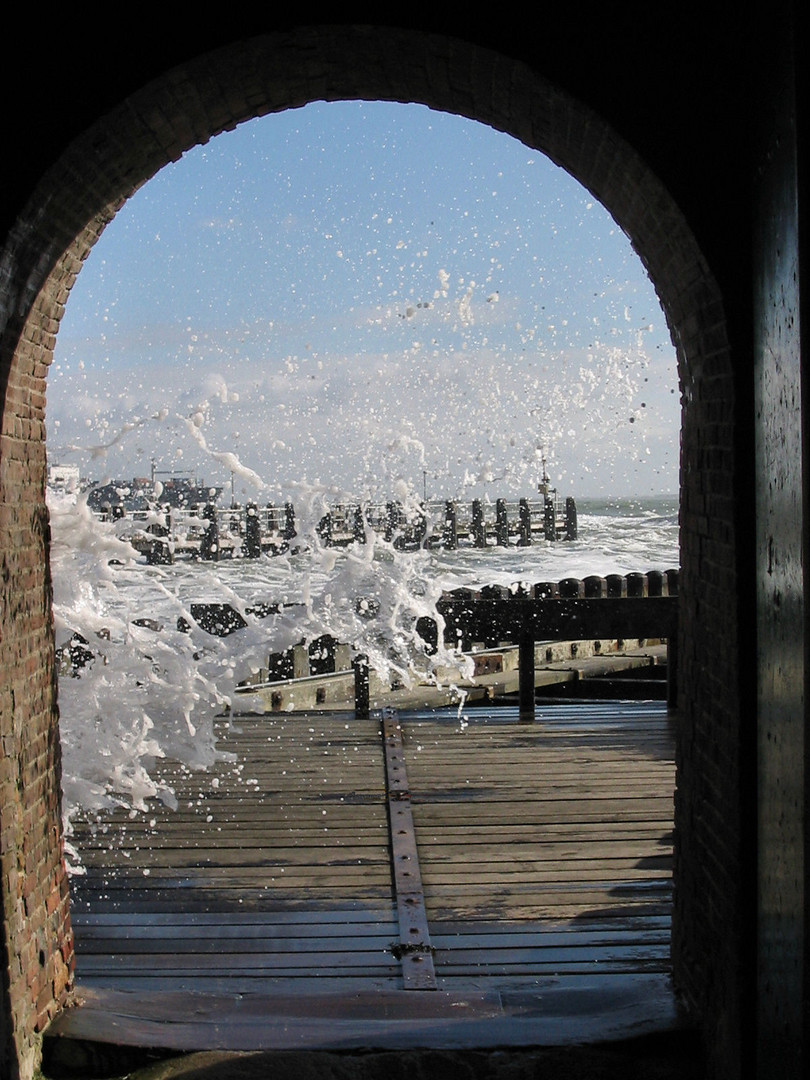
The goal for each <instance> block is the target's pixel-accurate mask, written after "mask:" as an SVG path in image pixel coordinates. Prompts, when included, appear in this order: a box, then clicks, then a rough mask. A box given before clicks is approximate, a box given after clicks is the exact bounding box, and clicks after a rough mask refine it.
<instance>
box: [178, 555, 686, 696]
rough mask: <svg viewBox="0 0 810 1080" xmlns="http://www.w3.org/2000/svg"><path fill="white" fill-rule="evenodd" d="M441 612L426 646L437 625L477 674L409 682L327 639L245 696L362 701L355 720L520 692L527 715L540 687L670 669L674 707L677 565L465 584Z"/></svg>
mask: <svg viewBox="0 0 810 1080" xmlns="http://www.w3.org/2000/svg"><path fill="white" fill-rule="evenodd" d="M210 606H211V605H207V606H206V605H198V606H197V607H198V609H199V610H198V611H197V612H196V616H195V617H197V618H198V621H200V625H202V626H203V627H204V628H209V626H210V631H211V632H212V633H219V634H225V633H231V632H233V629H234V626H233V624H232V623H231V622H229V621H228V620H227V619H225V618H223V616H222V613H221V611H219V607H221V605H219V606H218V610H217V611H216V612H209V611H208V610H207V608H208V607H210ZM269 610H272V607H268V611H269ZM436 614H437V617H436V618H435V619H433V618H428V617H422V618H420V619H419V620H418V621H417V623H416V630H417V633H418V634H419V635H420V637H421V638H422V640H423V641H424V643H425V651H426V652H427V653H429V654H430V653H433V654H435V653H436V652H437V649H438V640H439V633H440V632H441V634H442V640H443V643H444V645H445V646H446V647H448V648H450V649H452V650H454V651H458V652H459V653H463V654H468V655H469V657H470V658H471V659H472V662H473V675H472V676H471V677H470V678H467V679H459V678H458V676H457V675H456V676H455V677H453V678H450V673H449V672H448V673H447V676H448V677H447V683H448V685H447V687H444V688H443V687H442V686H440V685H435V684H426V685H420V686H416V687H403V686H402V685H400V684H399V683H397V682H393V683H392V682H391V681H389V680H387V679H382V678H381V677H380V676H379V675H378V674H377V673H376V672H374V671H371V670H369V668H368V660H367V658H366V657H365V656H364V655H363V654H362V653H360V652H359V651H358V650H356V649H354V650H353V649H352V648H350V647H349V646H348V645H347V644H345V643H340V642H338V641H337V640H336V639H335V638H333V637H331V636H330V635H328V634H327V635H323V636H321V637H319V638H318V639H317V640H316V641H313V642H310V643H307V642H305V641H302V642H301V643H300V644H298V645H295V646H292V647H291V648H288V649H286V650H284V651H282V652H271V653H269V654H268V658H267V663H266V666H264V667H262V668H261V669H260V670H258V671H256V672H255V673H254V675H253V676H252V677H251V678H250V679H249V680H246V681H245V683H243V684H242V685H241V686H240V687H239V688H238V690H237V696H238V698H240V699H241V703H246V707H249V708H253V709H257V710H258V711H266V712H289V711H301V710H304V709H316V710H317V709H329V708H336V707H341V708H347V707H351V706H352V704H354V708H355V711H356V712H357V714H358V715H366V714H367V713H368V712H369V710H370V709H372V708H374V707H376V708H380V707H385V706H394V707H397V708H414V707H428V706H436V705H445V704H450V703H452V702H453V701H459V700H461V698H462V697H463V698H464V699H465V700H467V701H475V700H480V699H489V700H492V699H493V698H497V697H501V696H503V695H505V694H506V695H508V694H518V695H519V701H520V711H521V714H522V715H524V716H526V717H530V716H531V715H533V713H534V707H535V698H536V694H537V692H538V690H551V689H552V688H553V689H554V690H555V692H556V691H560V690H561V689H564V691H565V692H566V693H570V692H571V691H572V690H573V691H574V692H584V693H585V694H586V695H587V694H588V693H589V691H588V690H584V689H583V686H582V683H583V682H587V680H589V679H593V678H600V679H602V680H609V679H610V678H612V677H614V676H616V675H617V674H621V675H626V674H627V673H628V672H630V671H636V674H639V673H640V672H639V670H638V669H642V668H652V667H656V668H658V670H659V671H660V670H661V668H662V667H665V668H666V677H667V681H666V692H665V696H666V697H667V700H668V701H669V702H670V704H671V705H674V703H675V696H676V695H675V682H674V678H673V677H672V675H673V673H674V671H675V666H676V665H675V650H676V647H677V619H678V571H677V570H674V569H672V570H667V571H658V570H653V571H649V572H648V573H646V574H643V573H631V574H626V575H620V574H611V575H608V576H607V577H598V576H595V575H593V576H588V577H585V578H565V579H563V580H562V581H558V582H552V581H545V582H537V583H535V584H529V583H519V584H516V585H514V586H512V587H507V586H500V585H489V586H484V587H482V588H481V589H477V590H472V589H457V590H454V591H453V592H451V593H447V594H445V595H444V596H443V597H442V598H441V599H440V600H439V601H438V603H437V605H436ZM209 616H210V618H209ZM205 619H208V626H206V623H205V622H204V621H203V620H205ZM440 627H441V630H440ZM442 681H443V680H442V679H439V683H441V682H442ZM563 684H576V686H565V687H563ZM605 685H606V684H605V682H604V681H603V682H602V688H603V690H604V688H605ZM656 696H659V695H658V694H656ZM661 696H664V695H661Z"/></svg>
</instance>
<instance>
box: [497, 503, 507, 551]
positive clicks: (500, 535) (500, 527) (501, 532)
mask: <svg viewBox="0 0 810 1080" xmlns="http://www.w3.org/2000/svg"><path fill="white" fill-rule="evenodd" d="M495 543H496V544H497V545H498V547H509V517H508V514H507V512H506V499H496V500H495Z"/></svg>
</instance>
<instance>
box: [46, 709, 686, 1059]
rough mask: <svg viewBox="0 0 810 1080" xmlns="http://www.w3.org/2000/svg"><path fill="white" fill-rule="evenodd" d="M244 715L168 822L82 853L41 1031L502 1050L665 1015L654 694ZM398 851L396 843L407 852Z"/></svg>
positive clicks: (109, 838) (202, 1042)
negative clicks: (59, 1002)
mask: <svg viewBox="0 0 810 1080" xmlns="http://www.w3.org/2000/svg"><path fill="white" fill-rule="evenodd" d="M387 723H388V727H389V730H388V739H385V738H383V733H382V732H381V718H380V717H379V716H372V718H371V719H368V720H358V719H355V717H354V715H353V714H348V713H345V714H344V713H335V714H328V715H323V714H319V715H317V716H315V715H312V716H307V715H302V714H288V715H270V716H268V715H264V716H243V717H239V718H238V720H237V721H235V723H234V726H233V727H231V726H229V725H228V724H227V723H225V722H223V723H222V725H221V728H220V731H219V735H220V740H221V746H222V749H223V750H225V751H226V752H227V753H229V754H230V755H233V758H232V760H227V761H222V762H220V763H219V764H218V766H217V767H216V768H213V769H211V770H209V771H207V772H200V773H192V772H189V771H184V770H181V769H177V768H176V767H173V766H172V765H171V763H164V765H163V768H164V769H165V770H167V771H168V772H169V773H170V774H171V779H172V783H173V785H174V787H175V790H176V793H177V798H178V807H177V809H174V810H171V809H167V808H166V807H164V806H163V805H162V804H161V803H158V802H156V803H155V805H154V806H150V808H149V811H148V812H147V813H138V814H136V815H134V816H133V815H130V814H128V813H126V812H120V813H116V814H111V815H108V816H106V817H104V818H103V819H101V820H99V821H96V822H89V821H88V822H86V823H85V824H84V825H83V826H82V827H81V829H80V830H79V831H78V832H77V835H76V836H75V837H74V843H75V845H76V847H77V848H78V849H79V851H80V853H81V858H82V862H83V865H84V867H85V869H86V874H84V875H83V876H81V877H76V878H74V880H73V922H74V929H75V935H76V955H77V968H76V973H77V987H78V991H77V999H78V1000H79V1002H80V1003H81V1004H80V1007H78V1008H75V1009H72V1010H68V1011H67V1012H66V1013H65V1014H64V1016H63V1017H62V1018H61V1019H60V1020H59V1021H58V1022H57V1024H56V1025H55V1027H54V1032H53V1033H54V1034H57V1035H66V1036H73V1037H82V1038H96V1039H99V1040H102V1041H104V1040H107V1041H119V1042H129V1043H135V1044H141V1045H152V1046H166V1047H172V1048H178V1049H189V1048H196V1049H204V1048H213V1047H220V1048H227V1049H268V1048H277V1047H278V1048H293V1047H302V1046H307V1047H315V1046H317V1047H322V1048H336V1047H351V1046H369V1045H374V1046H408V1045H442V1046H459V1045H466V1046H493V1045H507V1044H513V1045H516V1044H524V1045H525V1044H542V1043H549V1042H570V1041H581V1040H582V1039H587V1038H610V1037H618V1036H619V1035H627V1034H635V1033H638V1032H640V1031H644V1030H651V1029H653V1030H654V1029H660V1028H661V1027H666V1026H670V1025H672V1024H673V1023H675V1022H676V1013H675V1007H674V1002H673V996H672V993H671V990H670V986H669V934H670V904H671V857H672V811H673V788H674V763H673V734H672V717H671V716H670V715H668V714H667V711H666V708H665V706H664V705H663V704H662V703H658V702H640V703H635V702H620V703H602V704H591V705H581V704H576V705H548V706H543V705H540V706H538V708H537V715H536V720H535V722H534V723H519V722H518V721H517V713H516V710H515V709H513V708H507V707H498V708H493V707H486V708H484V707H476V708H470V709H468V710H467V711H466V712H463V713H459V712H458V711H457V710H455V709H450V710H445V711H439V712H435V713H430V712H423V713H418V712H412V713H401V714H398V715H395V716H394V717H393V718H392V717H388V720H387ZM409 845H410V846H409Z"/></svg>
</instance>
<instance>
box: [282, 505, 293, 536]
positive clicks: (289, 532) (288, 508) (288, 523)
mask: <svg viewBox="0 0 810 1080" xmlns="http://www.w3.org/2000/svg"><path fill="white" fill-rule="evenodd" d="M294 536H295V507H294V506H293V504H292V503H285V504H284V539H285V540H292V538H293V537H294Z"/></svg>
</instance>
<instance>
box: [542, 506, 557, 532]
mask: <svg viewBox="0 0 810 1080" xmlns="http://www.w3.org/2000/svg"><path fill="white" fill-rule="evenodd" d="M543 536H545V538H546V540H556V539H557V511H556V510H555V509H554V501H553V500H552V499H550V498H549V497H548V495H546V501H545V503H544V504H543Z"/></svg>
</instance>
